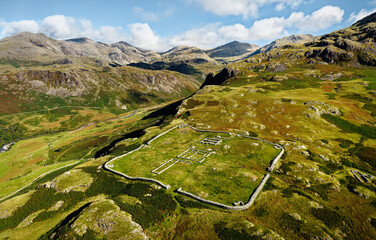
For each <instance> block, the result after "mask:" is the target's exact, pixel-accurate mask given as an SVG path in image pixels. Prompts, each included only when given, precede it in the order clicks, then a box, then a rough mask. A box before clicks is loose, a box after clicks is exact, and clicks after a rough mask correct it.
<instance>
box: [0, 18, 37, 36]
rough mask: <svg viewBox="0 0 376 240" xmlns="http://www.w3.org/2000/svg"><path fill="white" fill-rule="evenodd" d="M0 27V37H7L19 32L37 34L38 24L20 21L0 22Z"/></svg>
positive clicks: (31, 21) (30, 21)
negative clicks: (0, 29)
mask: <svg viewBox="0 0 376 240" xmlns="http://www.w3.org/2000/svg"><path fill="white" fill-rule="evenodd" d="M0 27H1V28H2V29H3V30H2V32H1V35H2V36H4V37H5V36H9V35H13V34H16V33H19V32H32V33H37V32H39V24H38V23H37V22H36V21H34V20H22V21H18V22H4V21H0Z"/></svg>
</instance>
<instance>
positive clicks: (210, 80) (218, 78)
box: [201, 68, 237, 88]
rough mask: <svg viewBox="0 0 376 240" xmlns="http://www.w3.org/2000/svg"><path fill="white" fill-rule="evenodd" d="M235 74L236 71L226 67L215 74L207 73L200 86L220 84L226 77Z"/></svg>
mask: <svg viewBox="0 0 376 240" xmlns="http://www.w3.org/2000/svg"><path fill="white" fill-rule="evenodd" d="M236 75H237V72H236V71H234V70H230V69H227V68H224V69H222V71H221V72H220V73H218V74H217V75H215V76H214V74H213V73H209V74H208V75H207V76H206V79H205V82H204V83H203V84H202V86H201V88H203V87H205V86H206V85H221V84H222V83H224V82H225V81H226V80H227V79H229V78H232V77H235V76H236Z"/></svg>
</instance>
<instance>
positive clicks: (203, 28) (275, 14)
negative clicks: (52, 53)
mask: <svg viewBox="0 0 376 240" xmlns="http://www.w3.org/2000/svg"><path fill="white" fill-rule="evenodd" d="M0 4H1V8H0V37H1V38H2V37H6V36H9V35H12V34H16V33H18V32H22V31H29V32H35V33H36V32H42V33H44V34H46V35H48V36H50V37H53V38H56V39H68V38H75V37H88V38H91V39H93V40H96V41H103V42H107V43H113V42H117V41H127V42H129V43H131V44H133V45H135V46H138V47H142V48H145V49H151V50H156V51H165V50H168V49H169V48H171V47H174V46H177V45H189V46H197V47H200V48H204V49H208V48H212V47H215V46H218V45H221V44H224V43H227V42H230V41H233V40H238V41H241V42H249V43H255V44H258V45H260V46H262V45H265V44H268V43H269V42H271V41H273V40H275V39H277V38H281V37H285V36H288V35H291V34H300V33H309V34H313V35H315V36H318V35H322V34H325V33H328V32H331V31H334V30H338V29H341V28H344V27H347V26H350V25H351V24H352V23H354V22H355V21H356V20H358V19H360V18H362V17H364V16H366V15H368V14H370V13H372V12H374V11H376V0H357V1H354V0H330V1H324V0H308V1H307V0H161V1H157V0H123V1H116V0H113V1H100V0H87V1H85V0H74V1H73V0H64V1H61V0H59V1H58V0H33V1H30V0H0Z"/></svg>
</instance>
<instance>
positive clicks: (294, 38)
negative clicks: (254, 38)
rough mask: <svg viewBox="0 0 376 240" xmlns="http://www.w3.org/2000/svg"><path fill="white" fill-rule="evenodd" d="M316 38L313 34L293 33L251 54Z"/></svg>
mask: <svg viewBox="0 0 376 240" xmlns="http://www.w3.org/2000/svg"><path fill="white" fill-rule="evenodd" d="M314 38H315V37H314V36H313V35H311V34H297V35H291V36H288V37H284V38H280V39H277V40H275V41H273V42H271V43H269V44H267V45H265V46H263V47H261V48H259V49H257V50H256V51H254V52H253V53H252V54H251V55H256V54H259V53H264V52H268V51H270V50H272V49H274V48H279V47H283V46H285V45H288V44H304V43H307V42H310V41H312V40H313V39H314Z"/></svg>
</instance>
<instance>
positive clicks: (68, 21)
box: [0, 15, 126, 43]
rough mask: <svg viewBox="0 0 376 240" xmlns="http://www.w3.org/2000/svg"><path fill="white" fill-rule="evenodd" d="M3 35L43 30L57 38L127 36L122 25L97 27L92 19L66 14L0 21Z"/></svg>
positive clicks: (109, 39) (105, 39) (115, 38)
mask: <svg viewBox="0 0 376 240" xmlns="http://www.w3.org/2000/svg"><path fill="white" fill-rule="evenodd" d="M0 27H1V28H2V29H3V30H2V36H4V37H5V36H9V35H13V34H16V33H19V32H32V33H38V32H42V33H44V34H46V35H47V36H50V37H52V38H56V39H68V38H77V37H88V38H92V39H95V40H98V41H103V42H110V43H112V42H116V41H120V40H124V39H125V38H126V34H125V31H124V29H123V28H122V27H114V26H101V27H100V28H99V29H95V28H94V27H93V25H92V23H91V21H90V20H87V19H79V20H77V19H75V18H72V17H66V16H64V15H53V16H48V17H46V18H44V19H43V20H42V21H34V20H22V21H18V22H4V21H3V22H0Z"/></svg>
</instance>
